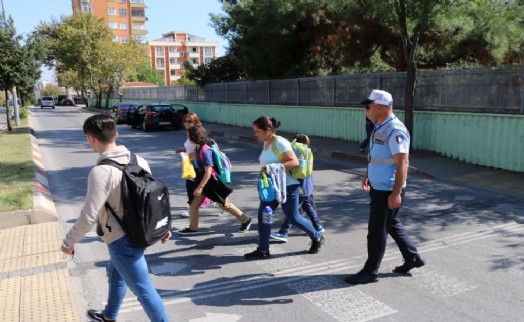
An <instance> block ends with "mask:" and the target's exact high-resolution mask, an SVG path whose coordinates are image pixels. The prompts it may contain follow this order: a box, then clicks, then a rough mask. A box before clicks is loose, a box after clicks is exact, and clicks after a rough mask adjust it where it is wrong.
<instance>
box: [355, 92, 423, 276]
mask: <svg viewBox="0 0 524 322" xmlns="http://www.w3.org/2000/svg"><path fill="white" fill-rule="evenodd" d="M361 104H364V105H365V106H366V115H367V117H368V118H369V119H370V120H371V121H372V122H373V123H374V124H375V128H374V130H373V133H372V135H371V140H370V142H369V154H368V171H367V175H366V177H364V180H362V188H363V189H364V191H367V192H369V196H370V197H371V203H370V212H369V223H368V236H367V248H368V259H367V261H366V264H365V265H364V268H363V269H362V270H361V271H360V272H358V273H357V274H354V275H351V276H349V277H346V279H345V282H346V283H348V284H353V285H354V284H366V283H372V282H376V281H378V269H379V267H380V263H381V262H382V258H383V257H384V251H385V250H386V240H387V238H388V234H389V235H391V237H393V239H394V240H395V242H396V243H397V246H398V248H399V249H400V252H401V253H402V257H404V264H403V265H401V266H398V267H396V268H395V269H394V270H393V272H396V273H407V272H409V271H410V270H411V269H412V268H416V267H417V268H418V267H422V266H424V264H425V262H424V260H422V258H421V257H420V255H419V254H418V252H417V248H416V247H415V245H414V244H413V242H412V241H411V240H410V239H409V237H408V234H407V232H406V230H405V229H404V226H403V225H402V224H401V223H400V219H399V218H398V217H397V214H398V211H399V209H400V206H401V205H402V199H403V198H404V188H405V187H406V177H407V174H408V166H409V141H410V138H409V133H408V130H407V129H406V127H405V126H404V124H403V123H402V122H401V121H400V120H399V119H398V118H397V117H396V116H395V115H394V114H393V98H392V97H391V94H390V93H388V92H385V91H382V90H376V89H375V90H373V91H371V94H370V95H369V98H368V99H366V100H364V101H362V102H361Z"/></svg>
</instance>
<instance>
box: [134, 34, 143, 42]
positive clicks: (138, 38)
mask: <svg viewBox="0 0 524 322" xmlns="http://www.w3.org/2000/svg"><path fill="white" fill-rule="evenodd" d="M133 39H135V40H138V41H139V42H141V43H143V42H145V41H146V37H144V36H141V35H133Z"/></svg>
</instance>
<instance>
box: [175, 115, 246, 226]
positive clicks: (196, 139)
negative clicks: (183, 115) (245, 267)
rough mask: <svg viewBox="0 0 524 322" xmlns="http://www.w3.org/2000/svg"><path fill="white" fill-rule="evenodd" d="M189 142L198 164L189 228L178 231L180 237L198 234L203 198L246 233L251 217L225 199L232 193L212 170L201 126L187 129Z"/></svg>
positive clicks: (210, 154) (210, 158) (211, 156)
mask: <svg viewBox="0 0 524 322" xmlns="http://www.w3.org/2000/svg"><path fill="white" fill-rule="evenodd" d="M187 134H188V137H189V141H190V142H191V143H193V144H195V145H196V150H195V160H196V162H197V164H198V168H197V169H196V173H197V175H196V178H195V183H194V187H195V188H194V192H193V200H192V201H191V203H190V205H189V227H188V228H185V229H182V230H180V231H178V233H179V234H181V235H188V234H194V233H196V232H198V217H199V208H200V204H201V203H202V201H203V200H204V198H205V197H207V198H209V199H211V200H212V201H214V202H216V203H217V206H218V207H219V208H221V209H223V210H225V211H226V212H229V213H230V214H232V215H233V216H235V217H236V218H237V219H238V220H239V221H240V230H239V231H240V232H246V231H248V230H249V228H250V227H251V217H248V216H246V215H245V214H244V213H243V212H242V211H241V210H240V209H238V208H237V207H236V206H235V205H234V204H233V203H231V202H229V200H228V199H227V197H228V196H229V195H230V194H231V192H233V189H231V188H230V187H229V186H228V185H226V184H224V183H223V182H222V181H220V179H218V175H217V173H216V172H215V170H214V169H213V165H214V162H213V151H212V150H211V148H210V147H209V145H208V144H207V143H208V142H209V139H208V137H207V132H206V130H205V129H204V128H203V127H201V126H198V125H196V126H193V127H190V128H188V129H187Z"/></svg>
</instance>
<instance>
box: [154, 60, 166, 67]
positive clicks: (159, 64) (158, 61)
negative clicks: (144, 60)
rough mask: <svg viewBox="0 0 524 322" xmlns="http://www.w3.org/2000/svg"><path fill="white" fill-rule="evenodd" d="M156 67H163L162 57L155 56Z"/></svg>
mask: <svg viewBox="0 0 524 322" xmlns="http://www.w3.org/2000/svg"><path fill="white" fill-rule="evenodd" d="M156 67H157V68H164V58H157V59H156Z"/></svg>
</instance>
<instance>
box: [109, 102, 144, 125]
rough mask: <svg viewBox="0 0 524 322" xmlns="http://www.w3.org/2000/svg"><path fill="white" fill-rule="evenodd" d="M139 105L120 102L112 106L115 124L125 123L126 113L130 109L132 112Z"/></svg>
mask: <svg viewBox="0 0 524 322" xmlns="http://www.w3.org/2000/svg"><path fill="white" fill-rule="evenodd" d="M139 105H140V104H138V103H136V102H120V103H117V104H115V106H113V112H115V121H116V123H117V124H118V123H127V112H128V111H129V110H130V109H131V110H132V111H133V112H134V111H135V110H136V108H137V107H138V106H139Z"/></svg>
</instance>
